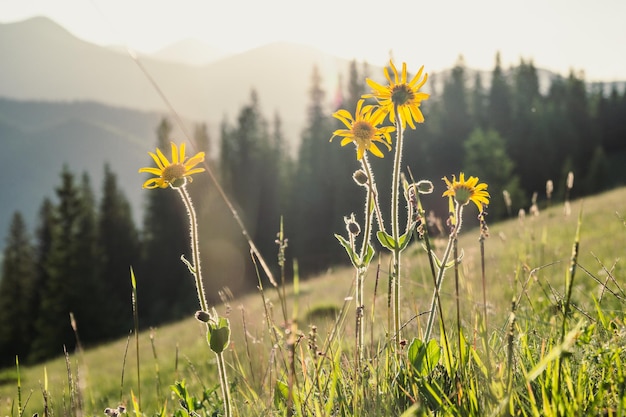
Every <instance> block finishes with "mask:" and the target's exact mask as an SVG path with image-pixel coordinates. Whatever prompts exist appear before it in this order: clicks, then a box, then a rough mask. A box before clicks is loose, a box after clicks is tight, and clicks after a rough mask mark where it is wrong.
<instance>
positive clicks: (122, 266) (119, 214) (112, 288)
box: [98, 164, 140, 337]
mask: <svg viewBox="0 0 626 417" xmlns="http://www.w3.org/2000/svg"><path fill="white" fill-rule="evenodd" d="M98 237H99V239H98V240H99V243H100V248H99V249H100V256H101V259H102V268H101V270H100V271H99V279H100V282H101V283H102V285H103V294H104V295H105V296H106V302H105V303H104V309H105V312H106V313H105V314H106V316H107V321H106V323H104V324H105V326H103V328H102V330H103V336H105V337H111V336H116V335H121V334H123V333H128V331H129V330H130V329H131V328H132V303H131V292H132V288H131V282H130V268H131V267H138V266H139V260H140V259H139V256H140V247H139V236H138V232H137V228H136V226H135V223H134V221H133V217H132V210H131V207H130V204H129V202H128V200H127V199H126V197H125V195H124V193H123V192H122V190H120V189H119V187H118V184H117V176H116V175H115V173H114V172H113V171H111V168H110V166H109V165H108V164H106V165H105V166H104V181H103V185H102V198H101V200H100V207H99V215H98Z"/></svg>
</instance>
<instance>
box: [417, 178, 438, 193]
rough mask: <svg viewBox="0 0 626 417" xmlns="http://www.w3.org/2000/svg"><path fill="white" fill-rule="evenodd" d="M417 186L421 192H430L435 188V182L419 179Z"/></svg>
mask: <svg viewBox="0 0 626 417" xmlns="http://www.w3.org/2000/svg"><path fill="white" fill-rule="evenodd" d="M416 187H417V191H418V192H419V193H420V194H430V193H432V192H433V190H434V189H435V186H434V185H433V183H432V182H431V181H428V180H421V181H418V182H417V184H416Z"/></svg>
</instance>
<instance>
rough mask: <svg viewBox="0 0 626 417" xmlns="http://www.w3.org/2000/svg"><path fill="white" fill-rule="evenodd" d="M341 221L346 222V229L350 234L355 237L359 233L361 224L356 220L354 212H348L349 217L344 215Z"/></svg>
mask: <svg viewBox="0 0 626 417" xmlns="http://www.w3.org/2000/svg"><path fill="white" fill-rule="evenodd" d="M343 221H344V222H345V223H346V230H347V231H348V233H350V234H351V235H352V236H354V237H356V236H358V235H359V234H360V233H361V226H359V224H358V223H357V222H356V219H355V218H354V213H352V214H350V217H347V216H346V217H344V218H343Z"/></svg>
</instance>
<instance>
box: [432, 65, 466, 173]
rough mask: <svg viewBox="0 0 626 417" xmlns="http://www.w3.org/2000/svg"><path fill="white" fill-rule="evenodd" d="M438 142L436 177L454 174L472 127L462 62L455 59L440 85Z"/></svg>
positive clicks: (460, 165)
mask: <svg viewBox="0 0 626 417" xmlns="http://www.w3.org/2000/svg"><path fill="white" fill-rule="evenodd" d="M441 110H442V114H441V138H440V139H439V143H438V148H439V150H440V152H439V153H438V157H439V158H440V160H439V163H438V164H437V165H438V167H439V168H440V169H441V170H442V171H443V172H441V173H440V174H439V175H438V176H439V177H440V176H442V175H450V174H447V173H450V172H456V171H458V170H459V167H462V163H463V142H464V141H465V140H467V138H468V137H469V135H470V132H471V129H472V124H471V120H470V117H469V111H468V100H467V89H466V86H465V62H464V60H463V57H459V59H458V61H457V63H456V65H455V66H454V68H453V69H452V73H451V75H450V78H448V79H447V80H445V81H444V85H443V93H442V102H441Z"/></svg>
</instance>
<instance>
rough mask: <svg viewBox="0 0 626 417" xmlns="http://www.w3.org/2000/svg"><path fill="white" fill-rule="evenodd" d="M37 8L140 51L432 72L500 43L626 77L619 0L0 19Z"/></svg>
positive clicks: (592, 75) (82, 9)
mask: <svg viewBox="0 0 626 417" xmlns="http://www.w3.org/2000/svg"><path fill="white" fill-rule="evenodd" d="M37 15H44V16H48V17H50V18H52V19H53V20H55V21H56V22H58V23H60V24H61V25H63V26H65V27H66V28H67V29H68V30H69V31H70V32H72V33H73V34H74V35H75V36H77V37H79V38H82V39H84V40H87V41H90V42H93V43H97V44H100V45H111V44H123V45H127V46H129V47H131V48H133V49H135V50H137V51H139V52H152V51H156V50H158V49H160V48H161V47H163V46H165V45H167V44H170V43H173V42H175V41H178V40H181V39H185V38H189V37H193V38H198V39H200V40H202V41H204V42H206V43H208V44H210V45H213V46H216V47H218V48H220V49H223V50H226V51H232V52H240V51H244V50H246V49H250V48H253V47H256V46H259V45H262V44H266V43H270V42H274V41H281V40H287V41H291V42H297V43H303V44H308V45H312V46H315V47H317V48H319V49H321V50H323V51H325V52H329V53H332V54H335V55H338V56H343V57H346V58H356V59H358V60H367V61H368V62H369V63H370V64H374V65H383V64H384V63H386V61H387V60H388V58H389V52H390V51H393V56H394V60H395V61H397V62H401V61H406V62H408V64H409V66H410V68H415V67H416V66H419V65H421V64H424V65H425V66H426V69H427V70H428V71H436V70H439V69H442V68H447V67H450V66H452V65H453V64H454V63H455V61H456V59H457V57H458V56H459V54H463V56H464V58H465V63H466V64H467V66H469V67H473V68H480V69H491V68H493V64H494V56H495V53H496V51H500V52H501V54H502V60H503V64H504V65H505V66H509V65H512V64H517V63H518V62H519V60H520V57H523V58H533V60H534V62H535V65H536V66H538V67H542V68H547V69H551V70H555V71H557V72H559V73H561V74H562V75H567V74H568V73H569V70H570V69H571V68H573V69H575V70H584V71H585V74H586V79H587V80H589V81H593V80H606V81H610V80H624V79H626V53H625V52H624V51H625V50H626V49H625V46H624V45H625V44H626V21H625V19H626V1H624V0H596V1H593V2H591V1H583V0H569V1H566V0H525V1H509V0H450V1H443V0H430V1H421V0H412V1H405V0H395V1H393V0H392V1H384V0H377V1H373V0H358V1H353V0H349V1H343V0H316V1H299V0H219V1H214V0H176V1H173V0H172V1H170V0H167V1H162V0H0V22H3V23H7V22H13V21H17V20H22V19H25V18H28V17H32V16H37ZM288 58H289V57H285V59H288ZM251 70H253V69H251Z"/></svg>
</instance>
